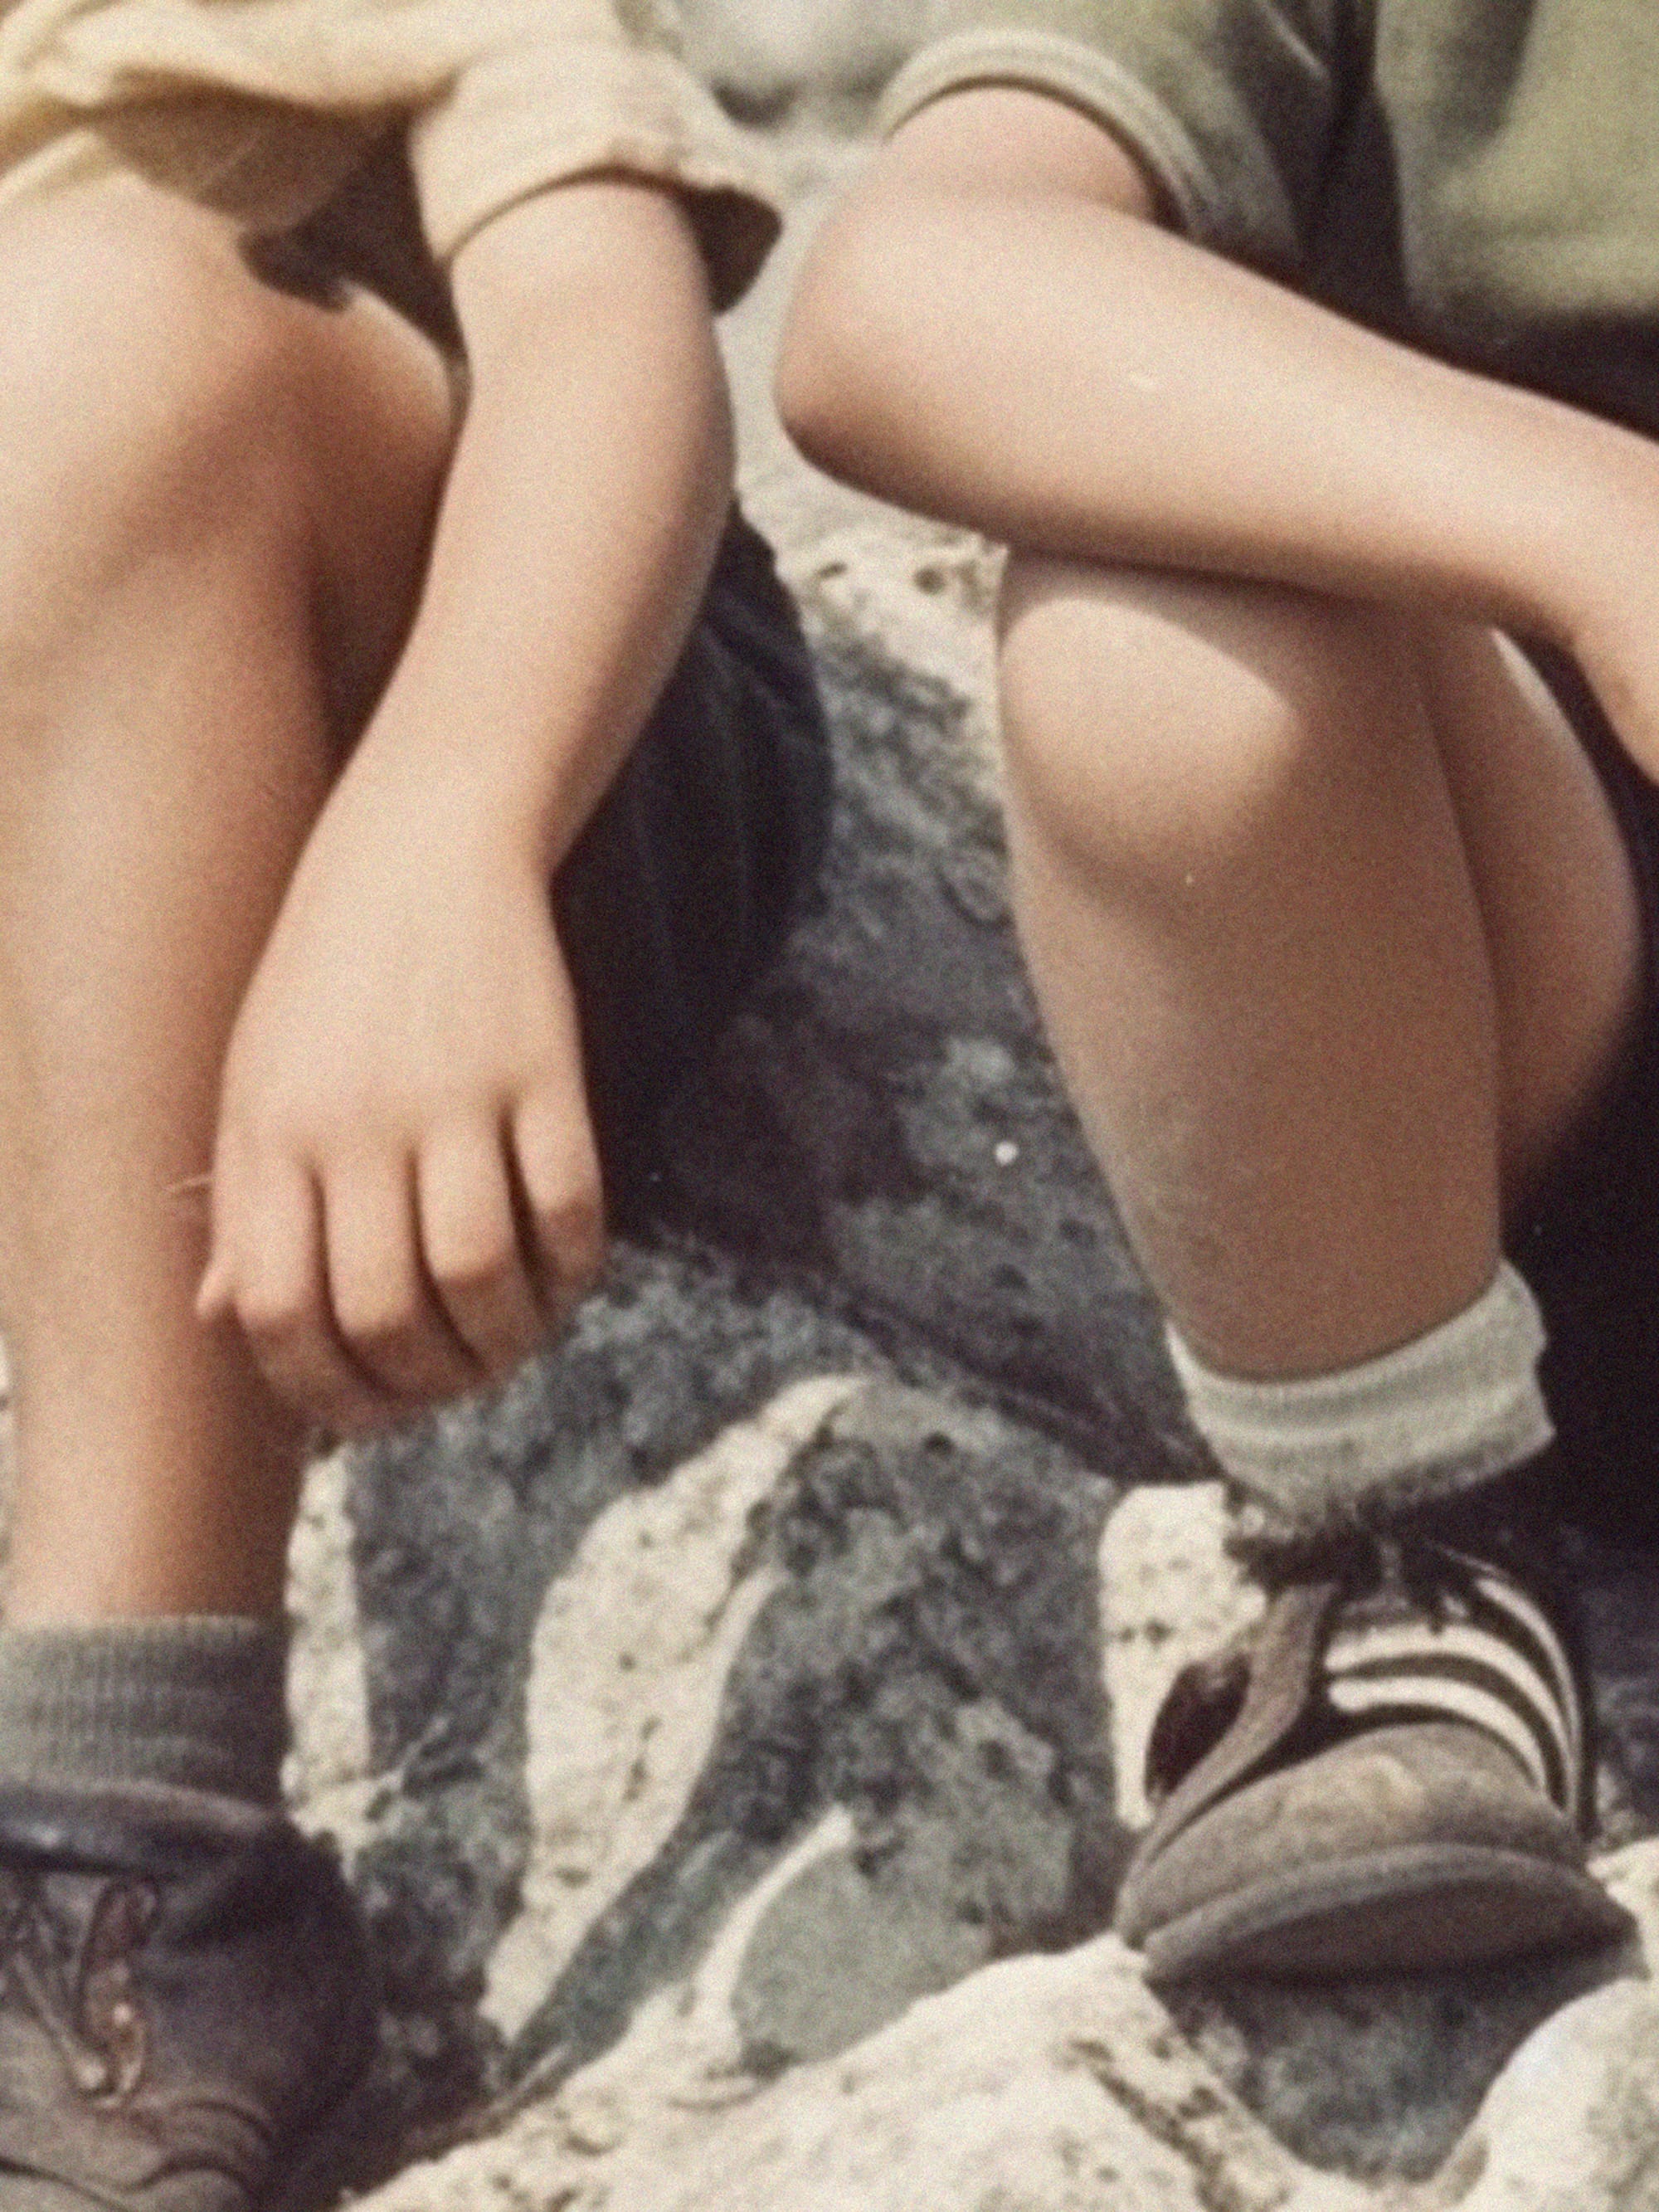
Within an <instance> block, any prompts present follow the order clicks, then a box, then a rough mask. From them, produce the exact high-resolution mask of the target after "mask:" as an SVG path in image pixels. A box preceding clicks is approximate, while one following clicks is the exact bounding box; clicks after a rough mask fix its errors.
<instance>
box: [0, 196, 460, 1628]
mask: <svg viewBox="0 0 1659 2212" xmlns="http://www.w3.org/2000/svg"><path fill="white" fill-rule="evenodd" d="M0 275H3V282H4V284H5V289H6V295H7V297H8V298H9V299H11V300H13V301H20V300H21V301H28V302H30V312H29V313H28V314H27V316H26V317H24V318H21V319H19V320H18V321H16V322H15V323H14V325H12V328H11V330H10V331H9V335H8V337H6V338H5V339H4V340H0V501H3V505H4V509H5V513H6V515H7V518H8V527H7V530H6V532H5V535H4V542H3V545H0V754H3V761H0V1320H3V1325H4V1328H5V1330H6V1333H7V1334H8V1337H9V1341H10V1344H11V1347H12V1352H13V1358H14V1364H15V1375H16V1383H17V1392H18V1461H19V1466H18V1491H17V1498H16V1504H15V1518H14V1533H13V1541H12V1557H11V1564H10V1588H9V1619H10V1620H13V1621H14V1622H15V1623H19V1624H22V1623H42V1622H51V1621H76V1620H97V1619H101V1618H110V1617H121V1616H136V1615H144V1614H163V1613H249V1614H269V1613H273V1612H275V1611H276V1609H277V1608H278V1607H279V1606H280V1602H281V1592H282V1581H283V1556H284V1550H285V1542H286V1537H287V1534H288V1528H289V1521H290V1518H291V1515H292V1510H293V1503H294V1491H295V1474H296V1467H297V1448H298V1439H297V1438H296V1437H295V1434H294V1432H293V1431H292V1428H291V1426H290V1425H289V1422H288V1421H287V1419H285V1418H284V1417H283V1415H282V1414H281V1413H279V1412H278V1410H277V1409H276V1407H275V1406H274V1404H273V1403H272V1402H271V1401H270V1399H269V1398H268V1396H267V1395H266V1394H265V1392H264V1389H263V1386H262V1385H261V1384H260V1383H259V1382H258V1379H257V1378H256V1376H255V1374H254V1372H253V1370H252V1366H251V1364H250V1362H249V1361H248V1359H247V1358H246V1356H245V1354H244V1352H243V1350H242V1347H241V1345H240V1341H239V1340H237V1339H236V1338H235V1336H234V1334H232V1333H230V1332H229V1331H224V1332H221V1333H219V1334H215V1335H212V1336H209V1335H208V1334H205V1333H204V1331H202V1330H201V1329H200V1328H198V1327H197V1324H196V1323H195V1322H194V1320H193V1319H192V1317H191V1299H192V1297H193V1293H194V1290H195V1286H196V1282H197V1276H198V1273H199V1270H200V1267H201V1264H202V1261H203V1256H204V1246H205V1234H204V1232H205V1205H204V1194H203V1192H202V1190H201V1188H200V1182H201V1178H202V1176H203V1174H204V1169H205V1167H206V1165H207V1162H208V1159H209V1156H210V1143H211V1133H212V1123H213V1115H214V1109H215V1101H216V1085H217V1081H218V1075H219V1069H220V1063H221V1060H222V1055H223V1051H224V1046H225V1042H226V1040H227V1038H228V1032H229V1028H230V1024H231V1022H232V1020H233V1018H234V1013H235V1011H236V1007H237V1006H238V1003H239V1000H240V994H241V992H242V989H243V987H244V985H245V984H246V980H247V977H248V975H249V974H250V973H251V971H252V966H253V964H254V963H255V961H256V959H257V957H258V953H259V951H260V949H261V947H262V945H263V944H264V938H265V935H266V933H267V932H268V930H269V928H270V923H271V921H272V919H273V918H274V915H275V913H276V908H277V905H278V903H279V902H280V900H281V897H282V895H283V889H284V887H285V885H286V883H287V880H288V877H289V872H290V870H291V868H292V866H293V864H294V861H295V857H296V855H297V854H298V852H299V850H300V848H301V845H302V843H303V841H304V839H305V837H306V836H307V831H308V829H309V828H310V825H311V823H312V822H313V818H314V817H315V815H316V813H317V811H318V809H319V806H320V805H321V803H322V800H323V799H324V797H325V793H326V792H327V789H328V786H329V782H330V780H331V775H332V774H333V772H334V769H335V767H336V765H337V761H338V758H339V754H340V750H341V746H342V744H343V743H344V742H346V741H347V740H348V739H349V723H350V722H351V720H353V719H354V718H355V716H356V714H358V713H360V712H361V702H362V701H363V699H364V698H365V697H366V696H368V694H369V693H370V692H371V691H372V690H373V688H374V684H376V683H377V682H378V680H379V679H380V676H382V675H383V674H384V672H385V670H386V666H387V665H388V663H389V659H390V656H391V654H392V653H393V652H394V651H395V648H396V645H397V643H398V639H399V637H400V635H401V633H402V630H403V629H404V624H405V623H406V621H407V619H408V615H409V611H410V604H411V599H412V595H413V592H414V590H415V588H416V582H417V580H418V573H419V562H420V556H421V552H422V545H423V542H424V536H425V532H426V528H427V524H428V514H429V511H430V506H431V501H432V499H433V496H434V493H435V486H436V483H437V479H438V474H439V471H440V469H441V462H442V459H443V455H444V453H445V451H446V448H447V435H448V428H447V413H448V410H447V398H446V395H445V392H444V389H443V383H442V379H441V375H440V374H439V373H438V371H437V369H436V367H435V363H434V362H433V361H432V360H431V358H430V357H429V356H428V353H427V350H426V349H425V348H424V347H423V345H422V344H421V343H419V342H418V341H416V339H415V338H414V337H413V336H412V334H411V333H409V332H407V331H404V330H403V329H402V328H401V326H400V325H396V324H395V322H394V321H393V319H392V318H391V317H390V316H389V315H388V314H386V313H384V312H383V311H381V310H380V309H379V308H378V307H373V306H371V305H367V304H366V305H362V306H360V307H356V308H354V309H353V310H352V311H351V312H349V313H347V314H344V315H341V316H330V315H328V314H326V313H324V312H323V311H321V310H319V309H316V308H313V307H309V306H307V305H304V304H302V303H300V302H297V301H288V300H283V299H279V298H278V297H276V295H271V294H268V293H266V292H264V290H263V289H260V288H259V287H258V286H257V285H256V284H255V283H253V281H252V279H251V278H250V277H248V276H246V273H245V271H244V270H242V268H241V265H240V261H239V260H238V258H237V257H236V256H235V254H234V250H233V248H232V247H231V246H230V244H229V242H228V240H227V239H226V237H225V236H224V234H222V231H221V229H220V228H219V227H218V226H217V225H216V224H215V223H213V222H210V220H209V219H207V218H204V217H200V216H197V215H195V214H194V213H193V212H191V211H189V210H185V209H184V208H182V207H179V206H175V205H173V204H171V203H168V202H166V201H163V200H162V199H161V198H160V197H158V196H156V195H154V194H152V193H150V192H149V191H146V190H144V189H143V188H142V187H139V186H137V185H112V186H100V187H99V188H97V189H95V190H88V191H86V192H84V193H82V194H80V195H77V196H76V197H74V198H73V199H71V200H66V201H64V202H63V203H60V204H57V205H55V206H54V207H52V208H51V209H49V210H41V211H39V212H37V213H33V214H29V215H27V216H19V217H15V218H14V219H13V222H12V223H11V225H10V227H9V229H8V230H7V232H6V233H5V234H4V236H3V237H0Z"/></svg>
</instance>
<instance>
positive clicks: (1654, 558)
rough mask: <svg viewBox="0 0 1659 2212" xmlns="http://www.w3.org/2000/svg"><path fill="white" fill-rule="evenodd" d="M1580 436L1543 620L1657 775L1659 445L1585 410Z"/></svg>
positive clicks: (1629, 747)
mask: <svg viewBox="0 0 1659 2212" xmlns="http://www.w3.org/2000/svg"><path fill="white" fill-rule="evenodd" d="M1581 442H1582V444H1583V447H1584V449H1585V453H1586V456H1587V458H1588V459H1589V464H1590V466H1589V470H1588V471H1585V472H1584V475H1583V478H1581V479H1580V480H1577V481H1574V482H1572V483H1571V496H1569V497H1568V498H1565V499H1563V500H1562V501H1560V502H1559V504H1560V505H1561V506H1562V507H1563V508H1564V509H1565V512H1566V513H1568V514H1569V515H1570V516H1571V518H1572V520H1573V521H1574V523H1575V525H1576V527H1575V528H1574V530H1573V532H1572V533H1571V538H1570V541H1569V545H1568V550H1567V553H1566V556H1565V558H1562V559H1559V560H1558V561H1557V562H1556V563H1555V564H1554V568H1553V575H1552V579H1551V580H1552V582H1553V586H1554V589H1553V592H1549V593H1548V594H1547V596H1546V597H1545V599H1544V603H1543V608H1542V611H1543V614H1544V617H1545V622H1544V624H1543V627H1544V628H1545V629H1547V632H1548V634H1550V635H1553V637H1554V639H1555V641H1557V642H1558V643H1559V644H1560V645H1562V646H1564V647H1565V648H1566V650H1567V651H1568V652H1569V653H1571V656H1572V658H1573V659H1575V660H1576V661H1577V664H1578V667H1579V669H1580V671H1581V672H1582V673H1583V677H1584V680H1585V681H1586V683H1588V684H1589V686H1590V689H1591V690H1593V691H1594V692H1595V696H1596V698H1597V699H1598V700H1599V701H1600V702H1601V710H1602V712H1603V713H1604V714H1606V716H1607V720H1608V721H1609V722H1610V723H1611V724H1612V726H1613V731H1614V732H1615V734H1616V735H1617V737H1618V738H1619V740H1620V744H1622V745H1623V746H1624V748H1625V750H1626V752H1628V753H1629V755H1630V757H1631V758H1632V760H1633V761H1634V762H1635V763H1636V764H1637V766H1638V768H1640V769H1642V770H1643V771H1644V774H1645V775H1647V776H1648V777H1649V778H1650V780H1651V781H1655V782H1659V447H1656V446H1655V445H1654V444H1653V443H1651V442H1650V441H1649V440H1647V439H1645V438H1638V437H1635V436H1633V435H1632V434H1631V433H1629V432H1628V431H1625V430H1621V429H1615V428H1613V427H1612V426H1610V425H1607V424H1604V423H1601V422H1589V419H1588V418H1585V428H1584V431H1583V438H1582V441H1581Z"/></svg>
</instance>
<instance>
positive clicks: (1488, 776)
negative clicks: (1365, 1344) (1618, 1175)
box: [1422, 624, 1646, 1214]
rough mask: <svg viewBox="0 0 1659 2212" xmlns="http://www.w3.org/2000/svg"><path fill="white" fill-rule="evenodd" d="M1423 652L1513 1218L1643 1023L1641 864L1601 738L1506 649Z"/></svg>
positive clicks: (1482, 641)
mask: <svg viewBox="0 0 1659 2212" xmlns="http://www.w3.org/2000/svg"><path fill="white" fill-rule="evenodd" d="M1422 650H1423V668H1424V688H1425V697H1426V699H1427V702H1428V706H1429V711H1430V716H1431V722H1432V725H1433V727H1434V730H1435V734H1436V737H1437V741H1438V744H1439V746H1440V750H1441V754H1442V757H1443V761H1444V764H1445V772H1446V779H1447V783H1448V786H1449V790H1450V793H1451V798H1452V803H1453V806H1454V809H1455V813H1456V816H1457V820H1458V825H1459V829H1460V831H1461V833H1462V840H1463V845H1464V849H1465V851H1466V853H1467V854H1468V865H1469V870H1470V874H1471V878H1472V880H1473V883H1474V892H1475V897H1476V901H1477V903H1478V905H1479V907H1480V915H1481V921H1482V925H1483V927H1484V930H1485V933H1486V941H1487V945H1488V947H1489V951H1490V955H1491V960H1492V977H1493V983H1494V987H1495V990H1496V997H1497V1009H1498V1060H1499V1072H1500V1075H1499V1079H1500V1099H1499V1145H1500V1152H1501V1164H1502V1175H1503V1185H1504V1203H1505V1208H1506V1211H1507V1212H1510V1213H1511V1214H1513V1213H1514V1212H1516V1210H1517V1209H1518V1208H1521V1207H1522V1206H1524V1205H1525V1204H1526V1202H1527V1200H1528V1194H1530V1193H1532V1192H1534V1191H1535V1190H1536V1189H1537V1188H1539V1187H1540V1185H1541V1182H1542V1181H1543V1179H1544V1178H1545V1177H1546V1176H1547V1174H1548V1172H1549V1170H1550V1169H1551V1166H1552V1164H1553V1163H1554V1162H1556V1161H1557V1160H1558V1159H1559V1158H1560V1157H1561V1155H1562V1153H1563V1152H1564V1151H1565V1149H1567V1148H1569V1147H1570V1146H1571V1145H1572V1144H1573V1142H1574V1141H1575V1139H1577V1136H1578V1135H1579V1134H1580V1133H1582V1132H1583V1130H1584V1129H1585V1128H1586V1127H1587V1126H1588V1125H1589V1122H1590V1121H1591V1120H1592V1118H1593V1117H1594V1115H1595V1112H1596V1109H1597V1107H1598V1103H1599V1102H1600V1101H1601V1098H1602V1097H1604V1095H1605V1094H1606V1092H1607V1089H1608V1086H1609V1085H1610V1083H1611V1082H1612V1081H1613V1078H1614V1073H1615V1071H1616V1069H1617V1068H1618V1067H1619V1066H1620V1061H1621V1057H1622V1055H1623V1054H1624V1053H1625V1051H1626V1048H1627V1046H1628V1043H1629V1041H1630V1039H1631V1036H1632V1031H1633V1029H1634V1026H1635V1024H1637V1021H1638V1015H1639V1004H1640V1000H1641V995H1642V991H1643V983H1644V971H1645V963H1646V954H1645V947H1644V927H1645V917H1644V896H1643V888H1642V884H1641V882H1640V878H1639V874H1638V854H1637V850H1636V847H1635V844H1634V842H1633V837H1632V823H1631V821H1630V818H1629V817H1628V814H1627V811H1626V809H1625V808H1624V806H1623V805H1622V802H1621V797H1620V784H1619V778H1620V763H1619V762H1617V761H1615V760H1613V759H1612V758H1610V757H1609V756H1608V754H1607V746H1608V745H1610V744H1611V742H1612V741H1611V738H1610V736H1609V735H1607V733H1605V732H1599V731H1598V732H1594V733H1590V732H1587V731H1586V729H1585V727H1584V726H1583V716H1580V717H1579V718H1578V719H1577V723H1576V722H1575V719H1574V718H1573V717H1571V716H1570V715H1569V714H1568V713H1567V711H1566V710H1565V708H1564V705H1563V703H1562V701H1561V699H1560V698H1559V696H1557V691H1556V690H1554V689H1553V688H1552V686H1551V684H1549V683H1547V682H1546V680H1545V678H1544V676H1543V675H1542V674H1541V672H1540V670H1539V668H1538V667H1537V666H1536V665H1534V663H1533V661H1532V660H1530V659H1528V657H1527V656H1526V655H1525V654H1524V653H1522V651H1521V649H1520V648H1519V647H1517V646H1516V645H1514V644H1513V643H1512V642H1511V641H1510V640H1508V639H1507V638H1504V637H1501V636H1499V635H1497V634H1496V633H1494V632H1492V631H1488V630H1483V629H1474V628H1471V627H1469V626H1467V625H1462V624H1455V625H1454V624H1444V625H1437V626H1433V627H1431V628H1429V629H1427V630H1426V631H1425V635H1424V642H1423V648H1422ZM1610 778H1611V779H1612V780H1611V781H1610Z"/></svg>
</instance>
